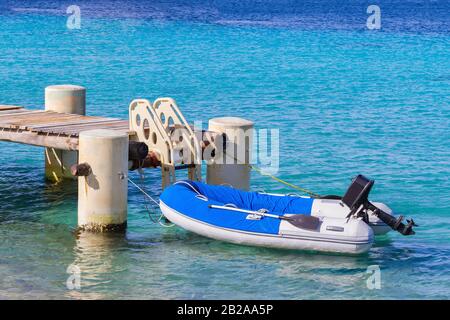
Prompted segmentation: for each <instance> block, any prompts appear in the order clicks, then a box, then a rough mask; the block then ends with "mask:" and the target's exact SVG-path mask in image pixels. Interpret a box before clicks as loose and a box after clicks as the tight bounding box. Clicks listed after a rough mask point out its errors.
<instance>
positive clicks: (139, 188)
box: [128, 174, 175, 228]
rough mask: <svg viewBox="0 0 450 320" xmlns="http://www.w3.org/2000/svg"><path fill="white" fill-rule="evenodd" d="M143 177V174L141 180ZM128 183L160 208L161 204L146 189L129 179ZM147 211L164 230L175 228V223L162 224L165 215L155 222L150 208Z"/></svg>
mask: <svg viewBox="0 0 450 320" xmlns="http://www.w3.org/2000/svg"><path fill="white" fill-rule="evenodd" d="M142 177H143V175H142V174H141V178H142ZM128 181H129V182H130V183H131V184H132V185H133V186H135V187H136V188H137V189H138V190H139V191H141V192H142V194H143V195H144V196H146V197H147V198H148V199H150V200H151V201H153V203H155V204H156V205H157V206H158V207H159V202H158V201H156V200H155V199H153V198H152V196H150V195H149V194H148V193H147V192H145V190H144V189H142V188H141V187H140V186H138V185H137V184H136V183H135V182H134V181H133V180H131V179H130V178H128ZM147 211H149V217H150V219H151V220H152V221H153V222H155V223H159V224H160V225H161V226H163V227H164V228H171V227H173V226H175V225H174V224H173V223H172V224H164V223H163V222H162V218H163V217H164V215H163V214H162V213H161V215H160V216H159V218H158V219H157V220H156V221H154V220H153V219H152V218H151V216H150V210H148V208H147Z"/></svg>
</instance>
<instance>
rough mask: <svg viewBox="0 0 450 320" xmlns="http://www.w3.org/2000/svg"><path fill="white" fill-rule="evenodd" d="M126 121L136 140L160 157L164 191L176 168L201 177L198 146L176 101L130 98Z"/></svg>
mask: <svg viewBox="0 0 450 320" xmlns="http://www.w3.org/2000/svg"><path fill="white" fill-rule="evenodd" d="M129 121H130V130H132V131H134V132H136V137H137V140H138V141H140V142H144V143H146V144H147V146H148V148H149V152H154V153H156V154H157V155H158V156H159V158H160V161H161V176H162V188H163V190H164V188H166V187H168V186H169V185H171V184H173V183H175V182H176V175H175V171H176V170H178V169H188V178H189V180H196V181H200V180H201V178H202V177H201V159H202V157H201V152H202V149H201V145H200V142H199V139H198V138H197V137H196V135H195V133H194V131H193V130H192V128H191V126H190V125H189V124H188V123H187V121H186V119H185V118H184V116H183V114H182V113H181V111H180V109H179V108H178V106H177V104H176V102H175V100H173V99H172V98H159V99H157V100H155V101H154V103H153V104H152V103H151V102H150V101H149V100H146V99H136V100H133V101H132V102H131V104H130V107H129Z"/></svg>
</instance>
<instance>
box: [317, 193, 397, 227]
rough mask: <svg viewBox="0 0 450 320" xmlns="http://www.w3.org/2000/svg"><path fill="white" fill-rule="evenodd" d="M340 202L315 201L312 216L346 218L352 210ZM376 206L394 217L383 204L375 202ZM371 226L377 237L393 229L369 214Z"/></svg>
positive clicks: (329, 200)
mask: <svg viewBox="0 0 450 320" xmlns="http://www.w3.org/2000/svg"><path fill="white" fill-rule="evenodd" d="M340 203H341V201H340V200H331V199H314V202H313V206H312V209H311V215H312V216H314V217H329V218H346V217H347V215H348V213H349V212H350V210H349V209H348V207H346V206H342V205H340ZM373 204H374V205H375V206H377V207H378V208H380V209H381V210H383V211H384V212H386V213H389V214H390V215H393V212H392V210H391V209H390V208H389V207H388V206H387V205H385V204H384V203H381V202H373ZM369 225H370V227H372V229H373V232H374V234H375V235H382V234H386V233H388V232H389V231H391V230H392V229H391V227H389V226H388V225H387V224H385V223H384V222H383V221H381V220H380V219H379V218H378V217H377V216H375V215H373V214H369Z"/></svg>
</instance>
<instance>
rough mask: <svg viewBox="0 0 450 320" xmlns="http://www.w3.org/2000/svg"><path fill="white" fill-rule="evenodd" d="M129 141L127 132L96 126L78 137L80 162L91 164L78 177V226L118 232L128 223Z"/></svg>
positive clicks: (84, 228) (90, 229)
mask: <svg viewBox="0 0 450 320" xmlns="http://www.w3.org/2000/svg"><path fill="white" fill-rule="evenodd" d="M128 143H129V138H128V135H127V134H126V133H122V132H117V131H112V130H106V129H98V130H89V131H83V132H81V133H80V137H79V153H80V154H79V162H80V163H83V164H87V165H89V167H90V171H88V175H87V176H80V177H78V226H79V228H80V229H82V230H88V231H99V232H103V231H120V230H124V229H125V227H126V223H127V202H128V180H127V178H128V148H129V146H128Z"/></svg>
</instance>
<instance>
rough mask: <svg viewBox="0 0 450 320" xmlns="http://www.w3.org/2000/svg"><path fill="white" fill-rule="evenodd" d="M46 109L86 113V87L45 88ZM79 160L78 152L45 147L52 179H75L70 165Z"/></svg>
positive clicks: (47, 172) (46, 168)
mask: <svg viewBox="0 0 450 320" xmlns="http://www.w3.org/2000/svg"><path fill="white" fill-rule="evenodd" d="M45 110H47V111H54V112H59V113H70V114H78V115H85V114H86V89H85V88H84V87H80V86H74V85H54V86H48V87H47V88H45ZM77 162H78V152H76V151H66V150H58V149H54V148H46V149H45V177H46V178H47V179H48V180H51V181H55V182H57V181H60V180H62V179H75V178H76V177H74V176H73V175H72V174H71V172H70V167H71V166H72V165H74V164H76V163H77Z"/></svg>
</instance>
